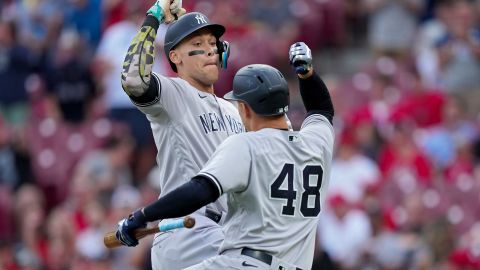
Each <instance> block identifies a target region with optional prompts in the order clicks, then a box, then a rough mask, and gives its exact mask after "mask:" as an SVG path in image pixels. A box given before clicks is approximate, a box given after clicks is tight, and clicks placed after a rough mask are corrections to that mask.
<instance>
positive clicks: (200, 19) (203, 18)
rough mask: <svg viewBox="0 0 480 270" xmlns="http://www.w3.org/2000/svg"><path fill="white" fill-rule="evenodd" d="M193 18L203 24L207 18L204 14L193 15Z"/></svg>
mask: <svg viewBox="0 0 480 270" xmlns="http://www.w3.org/2000/svg"><path fill="white" fill-rule="evenodd" d="M195 19H197V23H198V24H204V23H207V19H205V16H203V15H201V14H197V15H196V16H195Z"/></svg>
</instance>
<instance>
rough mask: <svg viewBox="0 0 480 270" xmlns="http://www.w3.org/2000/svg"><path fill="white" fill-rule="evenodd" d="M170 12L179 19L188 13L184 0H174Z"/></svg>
mask: <svg viewBox="0 0 480 270" xmlns="http://www.w3.org/2000/svg"><path fill="white" fill-rule="evenodd" d="M170 13H171V14H172V15H174V16H176V17H177V19H178V18H179V17H180V16H182V15H183V14H185V13H186V10H185V9H184V8H182V0H173V1H171V4H170Z"/></svg>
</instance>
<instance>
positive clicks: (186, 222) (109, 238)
mask: <svg viewBox="0 0 480 270" xmlns="http://www.w3.org/2000/svg"><path fill="white" fill-rule="evenodd" d="M193 226H195V219H194V218H192V217H189V216H186V217H184V218H183V219H179V220H175V221H172V222H168V223H165V224H159V225H158V226H156V227H152V228H144V229H137V230H135V231H134V232H133V235H134V236H135V239H137V240H140V239H142V238H144V237H145V236H147V235H150V234H155V233H158V232H166V231H169V230H173V229H179V228H188V229H190V228H192V227H193ZM115 232H116V231H112V232H108V233H106V234H105V236H104V237H103V243H104V244H105V246H106V247H107V248H116V247H119V246H121V245H122V243H120V241H118V239H117V237H115Z"/></svg>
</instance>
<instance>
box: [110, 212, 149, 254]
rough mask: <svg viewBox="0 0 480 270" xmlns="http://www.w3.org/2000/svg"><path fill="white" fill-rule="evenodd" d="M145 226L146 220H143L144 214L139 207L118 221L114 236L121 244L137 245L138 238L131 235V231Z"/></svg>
mask: <svg viewBox="0 0 480 270" xmlns="http://www.w3.org/2000/svg"><path fill="white" fill-rule="evenodd" d="M146 226H147V222H146V221H145V215H144V214H143V212H142V210H141V209H139V210H137V211H135V212H133V213H131V214H130V215H129V216H128V218H125V219H122V220H120V221H119V222H118V227H117V231H116V232H115V236H116V237H117V239H118V241H120V242H121V243H122V244H123V245H125V246H129V247H134V246H136V245H138V240H137V239H136V238H135V236H134V235H133V231H135V230H136V229H139V228H145V227H146Z"/></svg>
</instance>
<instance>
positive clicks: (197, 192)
mask: <svg viewBox="0 0 480 270" xmlns="http://www.w3.org/2000/svg"><path fill="white" fill-rule="evenodd" d="M219 196H220V194H218V189H217V188H216V186H215V184H214V183H212V182H211V180H209V179H206V178H203V177H198V178H193V179H192V180H190V181H189V182H187V183H185V184H184V185H182V186H180V187H179V188H177V189H175V190H174V191H172V192H170V193H168V194H167V195H165V196H164V197H162V198H160V199H158V200H157V201H155V202H154V203H152V204H150V205H148V206H146V207H145V208H144V209H143V213H144V215H145V218H146V221H155V220H159V219H165V218H177V217H183V216H185V215H188V214H191V213H193V212H194V211H196V210H198V209H200V208H202V207H203V206H205V205H207V204H209V203H211V202H214V201H216V200H217V199H218V197H219Z"/></svg>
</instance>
